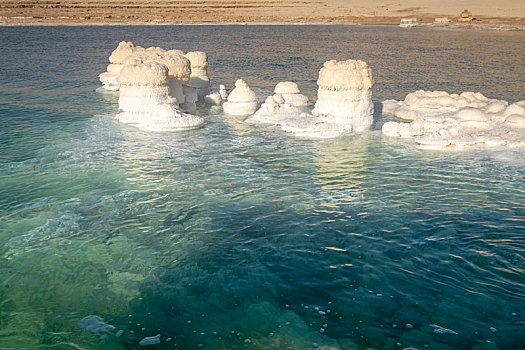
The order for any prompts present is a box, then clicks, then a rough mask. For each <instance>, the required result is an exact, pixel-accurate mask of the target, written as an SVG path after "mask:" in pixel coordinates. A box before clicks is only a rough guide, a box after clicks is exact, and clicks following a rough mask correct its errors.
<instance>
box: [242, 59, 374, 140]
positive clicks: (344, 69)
mask: <svg viewBox="0 0 525 350" xmlns="http://www.w3.org/2000/svg"><path fill="white" fill-rule="evenodd" d="M317 84H318V85H319V89H318V93H317V95H318V99H317V102H316V103H315V107H314V109H313V111H312V113H311V114H309V113H305V112H303V110H302V109H301V108H300V106H301V105H302V106H304V105H305V104H307V103H308V100H307V99H306V97H299V96H303V95H300V93H299V89H297V85H296V84H294V83H290V82H285V83H279V84H277V86H276V88H275V91H276V92H278V91H280V92H282V93H276V94H275V95H273V96H271V97H269V98H267V99H266V101H265V103H264V104H263V105H262V106H261V109H260V110H259V111H257V113H256V114H255V115H254V116H253V117H251V118H248V119H247V121H248V122H253V123H270V124H275V125H278V126H279V127H280V128H281V129H282V130H284V131H285V132H289V133H292V134H294V135H296V136H299V137H308V138H332V137H337V136H341V135H345V134H349V133H351V132H353V131H364V130H367V129H369V128H370V126H371V125H372V123H373V113H374V105H373V103H372V92H371V89H372V84H373V81H372V73H371V70H370V68H369V67H368V65H367V64H366V63H365V62H363V61H356V60H347V61H340V62H337V61H335V60H332V61H327V62H325V63H324V65H323V68H321V71H320V72H319V79H318V80H317ZM287 99H288V100H287ZM283 100H284V102H282V101H283ZM281 102H282V103H281ZM287 102H289V103H287Z"/></svg>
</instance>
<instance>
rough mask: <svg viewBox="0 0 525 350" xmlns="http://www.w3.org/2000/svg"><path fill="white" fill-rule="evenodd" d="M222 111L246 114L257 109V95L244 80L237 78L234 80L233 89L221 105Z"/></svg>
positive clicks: (240, 114) (238, 114)
mask: <svg viewBox="0 0 525 350" xmlns="http://www.w3.org/2000/svg"><path fill="white" fill-rule="evenodd" d="M223 109H224V113H227V114H231V115H237V116H246V115H251V114H253V113H254V112H255V110H256V109H257V95H255V93H254V92H253V91H252V89H250V87H249V86H248V85H247V84H246V82H245V81H244V80H242V79H239V80H237V81H236V82H235V89H233V90H232V92H230V94H229V95H228V101H227V102H225V103H224V105H223Z"/></svg>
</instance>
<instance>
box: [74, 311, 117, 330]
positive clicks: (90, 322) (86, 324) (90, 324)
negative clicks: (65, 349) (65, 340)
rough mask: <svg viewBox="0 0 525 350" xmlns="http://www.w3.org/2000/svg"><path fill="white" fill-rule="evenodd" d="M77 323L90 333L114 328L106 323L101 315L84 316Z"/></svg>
mask: <svg viewBox="0 0 525 350" xmlns="http://www.w3.org/2000/svg"><path fill="white" fill-rule="evenodd" d="M77 325H78V327H79V328H82V329H85V330H86V331H88V332H91V333H102V332H110V331H112V330H114V329H115V327H114V326H112V325H110V324H107V323H106V322H104V320H103V319H102V318H101V317H99V316H95V315H89V316H86V317H84V318H83V319H81V320H80V321H78V323H77Z"/></svg>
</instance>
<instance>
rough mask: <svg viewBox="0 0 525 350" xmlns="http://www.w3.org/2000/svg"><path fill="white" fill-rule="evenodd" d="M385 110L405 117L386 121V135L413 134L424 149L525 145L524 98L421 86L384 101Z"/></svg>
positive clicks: (404, 135)
mask: <svg viewBox="0 0 525 350" xmlns="http://www.w3.org/2000/svg"><path fill="white" fill-rule="evenodd" d="M383 114H386V115H392V116H394V117H397V118H400V119H403V120H406V122H405V121H400V122H396V121H389V122H386V123H385V124H384V125H383V128H382V132H383V134H384V135H387V136H394V137H404V138H413V139H415V142H416V144H417V145H418V146H419V147H421V148H425V149H435V150H454V149H465V148H474V147H477V148H479V147H485V148H487V147H508V148H525V101H520V102H517V103H514V104H511V105H509V103H508V102H507V101H503V100H495V99H489V98H487V97H485V96H483V95H482V94H481V93H473V92H464V93H462V94H460V95H458V94H449V93H447V92H444V91H422V90H420V91H416V92H413V93H410V94H408V95H407V96H406V98H405V100H404V101H395V100H387V101H384V102H383Z"/></svg>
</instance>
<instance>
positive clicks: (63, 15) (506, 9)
mask: <svg viewBox="0 0 525 350" xmlns="http://www.w3.org/2000/svg"><path fill="white" fill-rule="evenodd" d="M464 9H468V10H469V11H470V12H471V13H472V15H473V17H475V19H476V20H475V21H472V22H471V23H481V24H506V25H513V26H525V1H524V0H499V1H493V0H439V1H437V0H398V1H396V0H393V1H385V0H346V1H345V0H289V1H277V0H267V1H264V0H176V1H170V0H150V1H136V0H108V1H106V0H2V1H1V3H0V25H35V24H36V25H45V24H58V25H60V24H186V23H188V24H191V23H358V24H399V21H400V19H401V18H407V17H412V18H417V19H418V21H419V22H420V23H432V22H434V19H435V18H436V17H449V18H450V19H451V20H452V22H453V23H454V22H456V21H457V18H458V17H459V14H460V13H461V12H462V11H463V10H464Z"/></svg>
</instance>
